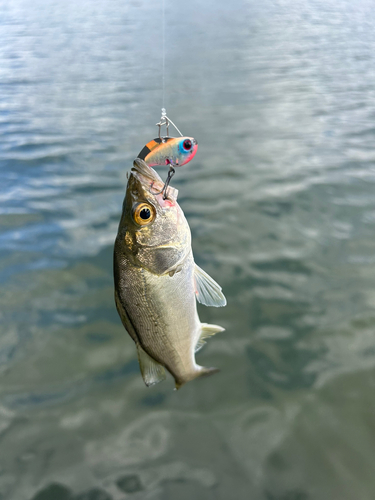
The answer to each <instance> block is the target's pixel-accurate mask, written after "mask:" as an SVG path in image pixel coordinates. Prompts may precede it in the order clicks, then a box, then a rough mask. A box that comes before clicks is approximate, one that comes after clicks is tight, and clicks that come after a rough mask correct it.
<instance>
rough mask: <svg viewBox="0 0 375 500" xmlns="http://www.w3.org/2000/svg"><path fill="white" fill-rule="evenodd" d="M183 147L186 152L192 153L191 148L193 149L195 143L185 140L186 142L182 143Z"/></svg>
mask: <svg viewBox="0 0 375 500" xmlns="http://www.w3.org/2000/svg"><path fill="white" fill-rule="evenodd" d="M182 147H183V148H184V150H185V151H190V150H191V148H192V147H193V143H192V142H191V140H190V139H185V140H184V142H183V143H182Z"/></svg>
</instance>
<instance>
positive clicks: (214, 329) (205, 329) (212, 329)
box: [195, 323, 225, 352]
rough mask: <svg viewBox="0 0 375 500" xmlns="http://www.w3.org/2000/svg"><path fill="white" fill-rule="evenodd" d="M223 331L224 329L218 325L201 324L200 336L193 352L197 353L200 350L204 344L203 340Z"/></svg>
mask: <svg viewBox="0 0 375 500" xmlns="http://www.w3.org/2000/svg"><path fill="white" fill-rule="evenodd" d="M224 330H225V328H223V327H222V326H219V325H209V324H208V323H202V331H201V336H200V337H199V340H198V342H197V345H196V346H195V352H198V351H199V349H202V347H203V346H204V344H205V343H206V342H205V339H207V338H208V337H211V336H212V335H215V333H218V332H223V331H224Z"/></svg>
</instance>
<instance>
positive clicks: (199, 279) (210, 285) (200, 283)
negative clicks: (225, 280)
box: [194, 264, 227, 307]
mask: <svg viewBox="0 0 375 500" xmlns="http://www.w3.org/2000/svg"><path fill="white" fill-rule="evenodd" d="M194 280H195V294H196V298H197V301H198V302H200V303H201V304H204V305H205V306H214V307H222V306H225V305H226V304H227V301H226V298H225V297H224V294H223V292H222V291H221V286H220V285H218V284H217V283H216V281H215V280H214V279H212V278H211V276H209V275H208V274H207V273H206V272H205V271H203V269H201V268H200V267H199V266H197V265H196V264H195V269H194Z"/></svg>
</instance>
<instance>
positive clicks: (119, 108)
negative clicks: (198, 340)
mask: <svg viewBox="0 0 375 500" xmlns="http://www.w3.org/2000/svg"><path fill="white" fill-rule="evenodd" d="M159 3H160V2H156V3H155V2H151V1H146V0H144V1H142V0H139V1H137V0H134V1H129V2H119V1H117V0H113V1H109V2H105V1H104V0H94V1H92V2H73V1H71V0H68V1H64V2H63V1H61V0H53V1H43V0H35V1H34V2H27V1H26V0H12V1H6V0H0V41H1V43H0V89H1V92H0V137H1V141H0V181H1V182H0V201H1V204H0V213H1V216H0V227H1V232H0V315H1V316H0V318H1V325H0V380H1V383H0V498H1V500H5V499H6V500H72V499H74V500H123V499H125V498H134V499H138V500H139V499H142V500H143V499H150V500H154V499H155V500H159V499H160V500H176V499H178V500H185V499H186V500H188V499H189V500H190V499H192V498H194V499H197V500H211V499H215V500H227V499H235V500H248V499H249V500H373V499H374V497H375V479H374V468H375V451H374V450H375V416H374V415H375V398H374V391H375V311H374V306H375V241H374V226H375V196H374V186H375V153H374V138H375V127H374V120H375V69H374V68H375V65H374V54H375V9H374V3H373V2H372V1H365V0H360V1H359V2H356V3H352V2H348V1H345V0H336V1H333V0H328V1H325V2H323V1H318V0H315V1H314V0H310V1H309V0H300V1H291V0H289V1H288V0H286V1H283V0H280V1H269V0H266V1H265V2H256V1H255V0H251V1H245V0H234V1H233V2H231V3H230V4H229V3H227V2H213V1H212V0H209V1H207V2H204V4H203V5H202V3H199V2H198V1H196V0H193V1H192V2H189V3H184V2H182V0H177V1H176V2H173V3H172V2H170V1H169V0H166V28H167V31H166V42H167V43H166V46H167V51H166V102H165V105H166V108H167V111H168V114H169V115H170V116H171V118H172V119H173V120H174V121H175V122H176V124H177V125H178V127H179V128H180V129H181V130H182V132H183V133H184V134H185V135H191V136H194V137H196V138H197V140H198V142H199V149H198V153H197V155H196V157H195V158H194V160H193V161H192V162H191V164H189V166H186V167H184V168H182V169H181V170H179V171H178V173H177V175H176V176H175V177H174V179H173V185H174V186H175V187H176V188H178V189H179V193H180V194H179V202H180V205H181V207H182V208H183V210H184V212H185V215H186V217H187V219H188V221H189V224H190V227H191V230H192V236H193V249H194V253H195V258H196V261H197V263H198V264H199V265H200V266H201V267H203V268H204V269H205V270H206V271H207V272H208V273H209V274H210V275H212V277H213V278H214V279H215V280H217V281H218V282H219V283H220V284H221V286H222V287H223V290H224V292H225V295H226V297H227V300H228V305H227V307H226V308H221V309H216V308H205V307H203V306H199V314H200V317H201V320H202V321H204V322H209V323H216V324H220V325H222V326H224V327H225V328H226V331H225V332H224V333H221V334H218V335H216V336H215V337H214V338H213V339H211V340H210V341H209V342H208V344H207V346H206V347H205V348H204V349H203V350H202V351H201V352H200V353H199V354H198V361H199V363H201V364H203V365H205V366H217V367H219V368H220V369H221V372H220V373H219V374H217V375H215V376H213V377H210V378H207V379H202V380H199V381H196V382H193V383H189V384H187V385H186V386H184V387H183V388H182V389H181V390H180V391H178V392H175V391H173V381H172V379H171V378H170V377H169V378H168V380H167V381H166V382H164V383H162V384H160V385H157V386H155V387H153V388H150V389H147V388H146V387H145V386H144V384H143V381H142V379H141V376H140V373H139V368H138V363H137V359H136V351H135V347H134V344H133V342H132V340H131V339H130V337H129V336H128V335H127V334H126V332H125V331H124V329H123V327H122V325H121V323H120V320H119V318H118V315H117V312H116V310H115V306H114V301H113V278H112V252H113V241H114V238H115V235H116V232H117V225H118V221H119V217H120V213H121V204H122V199H123V196H124V192H125V185H126V172H127V171H128V170H129V169H130V167H131V163H132V160H133V158H134V157H135V156H136V155H137V153H138V152H139V151H140V150H141V149H142V147H143V146H144V144H145V143H146V142H148V141H149V140H150V139H152V138H153V137H154V136H155V135H156V127H155V126H154V124H155V123H156V121H157V120H158V119H159V116H160V108H161V95H162V92H161V47H162V42H161V35H160V28H161V4H160V5H159ZM161 173H162V172H161Z"/></svg>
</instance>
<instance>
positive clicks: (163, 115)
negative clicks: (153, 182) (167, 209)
mask: <svg viewBox="0 0 375 500" xmlns="http://www.w3.org/2000/svg"><path fill="white" fill-rule="evenodd" d="M169 124H171V125H173V127H174V128H175V129H176V130H177V132H178V133H179V134H180V136H181V137H183V135H182V133H181V132H180V130H179V129H178V128H177V127H176V125H175V124H174V123H173V122H172V120H171V119H170V118H168V116H167V111H166V109H165V108H161V118H160V122H159V123H157V124H156V126H157V127H159V139H160V141H161V142H165V139H166V138H168V137H169ZM163 126H165V128H166V130H167V135H166V136H165V137H162V136H161V127H163ZM167 161H168V163H169V171H168V176H167V179H166V181H165V183H164V186H163V188H162V189H161V190H160V191H157V192H156V193H152V191H151V190H150V192H151V193H152V194H154V195H156V194H161V193H163V200H165V199H166V198H167V190H168V186H169V183H170V182H171V179H172V177H173V176H174V174H175V173H176V170H175V169H174V168H173V165H174V164H173V162H172V161H171V160H170V159H169V158H168V159H167Z"/></svg>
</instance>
